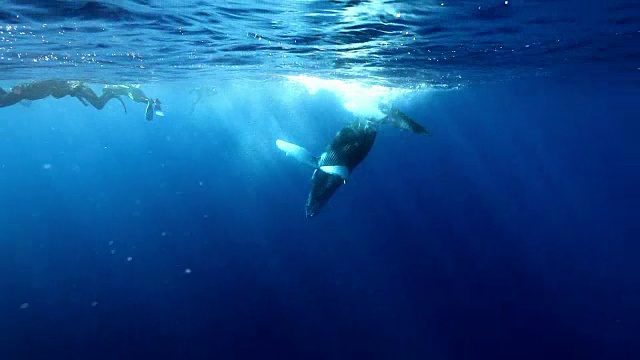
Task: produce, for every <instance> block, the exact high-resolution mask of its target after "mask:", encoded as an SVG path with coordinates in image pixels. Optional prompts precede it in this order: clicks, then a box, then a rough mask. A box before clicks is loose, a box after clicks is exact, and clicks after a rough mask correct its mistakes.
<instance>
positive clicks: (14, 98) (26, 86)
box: [0, 80, 127, 113]
mask: <svg viewBox="0 0 640 360" xmlns="http://www.w3.org/2000/svg"><path fill="white" fill-rule="evenodd" d="M48 96H53V97H54V98H56V99H61V98H63V97H65V96H71V97H75V98H76V99H78V100H79V101H80V102H81V103H82V104H83V105H85V106H88V105H89V104H91V105H93V107H95V108H96V109H98V110H102V108H104V106H105V105H106V104H107V102H109V100H111V99H117V100H118V101H120V103H121V104H122V107H123V108H124V112H125V113H126V112H127V107H126V106H125V104H124V102H123V101H122V99H120V97H118V96H117V94H107V93H104V92H103V94H102V95H100V96H98V95H97V94H96V93H95V92H94V91H93V90H91V88H90V87H88V86H87V85H85V84H83V83H82V82H80V81H75V80H42V81H33V82H30V83H22V84H18V85H16V86H14V87H12V88H11V89H10V90H9V91H5V90H3V89H2V88H0V107H6V106H11V105H15V104H17V103H19V102H21V101H23V100H26V101H33V100H40V99H44V98H46V97H48Z"/></svg>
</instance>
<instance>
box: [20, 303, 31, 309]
mask: <svg viewBox="0 0 640 360" xmlns="http://www.w3.org/2000/svg"><path fill="white" fill-rule="evenodd" d="M28 307H29V303H22V304H20V309H21V310H24V309H26V308H28Z"/></svg>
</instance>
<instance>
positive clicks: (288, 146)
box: [276, 139, 318, 168]
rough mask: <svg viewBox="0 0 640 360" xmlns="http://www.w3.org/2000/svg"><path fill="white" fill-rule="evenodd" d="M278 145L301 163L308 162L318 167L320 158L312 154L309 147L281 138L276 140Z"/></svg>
mask: <svg viewBox="0 0 640 360" xmlns="http://www.w3.org/2000/svg"><path fill="white" fill-rule="evenodd" d="M276 146H277V147H278V149H280V150H282V152H284V153H285V154H286V155H287V156H291V157H292V158H294V159H296V160H298V161H300V162H301V163H303V164H307V165H309V166H311V167H313V168H318V158H317V157H315V156H313V155H311V153H310V152H309V151H308V150H307V149H305V148H303V147H302V146H298V145H296V144H292V143H288V142H286V141H282V140H280V139H278V140H276Z"/></svg>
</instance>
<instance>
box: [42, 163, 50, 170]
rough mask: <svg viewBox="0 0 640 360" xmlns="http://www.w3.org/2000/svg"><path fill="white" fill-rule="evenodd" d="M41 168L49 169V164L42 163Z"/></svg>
mask: <svg viewBox="0 0 640 360" xmlns="http://www.w3.org/2000/svg"><path fill="white" fill-rule="evenodd" d="M42 168H43V169H45V170H49V169H51V164H44V165H42Z"/></svg>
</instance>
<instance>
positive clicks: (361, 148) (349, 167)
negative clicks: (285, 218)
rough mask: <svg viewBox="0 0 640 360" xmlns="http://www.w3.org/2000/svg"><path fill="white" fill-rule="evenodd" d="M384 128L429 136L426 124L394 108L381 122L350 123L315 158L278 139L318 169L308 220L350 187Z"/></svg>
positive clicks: (281, 145) (288, 151)
mask: <svg viewBox="0 0 640 360" xmlns="http://www.w3.org/2000/svg"><path fill="white" fill-rule="evenodd" d="M380 125H390V126H393V127H397V128H400V129H403V130H409V131H411V132H414V133H417V134H423V135H427V134H428V131H427V129H425V128H424V127H423V126H422V125H420V124H418V123H417V122H416V121H414V120H412V119H411V118H409V117H408V116H407V115H405V114H404V113H402V112H401V111H399V110H397V109H391V110H390V111H388V112H387V114H386V116H385V117H384V118H382V119H380V120H374V119H362V118H360V119H356V120H355V121H353V122H352V123H350V124H348V125H347V126H345V127H344V128H342V129H341V130H340V131H338V133H336V135H335V136H334V138H333V140H332V141H331V143H329V145H327V147H326V149H325V151H324V152H323V153H322V154H321V155H320V156H314V155H312V154H311V153H310V152H309V151H308V150H307V149H305V148H303V147H301V146H298V145H296V144H292V143H289V142H286V141H283V140H280V139H278V140H276V146H277V147H278V148H279V149H280V150H282V151H283V152H284V153H285V154H286V155H287V156H291V157H293V158H294V159H296V160H298V161H300V162H301V163H303V164H306V165H309V166H311V167H313V168H314V169H315V170H314V172H313V176H312V177H311V189H310V191H309V196H308V197H307V203H306V205H305V211H306V217H307V218H311V217H314V216H316V215H317V214H318V212H319V211H320V209H322V207H324V205H326V204H327V202H329V199H331V197H332V196H333V194H334V193H335V192H336V190H338V188H340V187H341V186H342V185H344V184H346V182H347V180H348V179H349V176H351V173H352V172H353V170H354V169H355V168H356V167H357V166H358V165H359V164H360V163H361V162H362V161H363V160H364V158H365V157H367V155H368V154H369V151H370V150H371V148H372V147H373V143H374V141H375V139H376V134H377V132H378V127H379V126H380Z"/></svg>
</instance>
